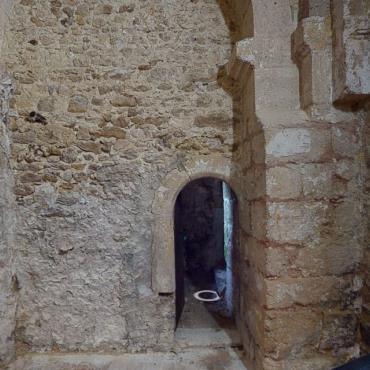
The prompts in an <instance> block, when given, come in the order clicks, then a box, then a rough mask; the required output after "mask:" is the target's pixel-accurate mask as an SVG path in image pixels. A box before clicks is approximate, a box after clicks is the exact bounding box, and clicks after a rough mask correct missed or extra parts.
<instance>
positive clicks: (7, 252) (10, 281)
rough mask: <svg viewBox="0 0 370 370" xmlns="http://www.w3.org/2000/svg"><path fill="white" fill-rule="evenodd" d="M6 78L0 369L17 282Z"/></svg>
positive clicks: (1, 113)
mask: <svg viewBox="0 0 370 370" xmlns="http://www.w3.org/2000/svg"><path fill="white" fill-rule="evenodd" d="M0 11H1V7H0ZM11 91H12V83H11V79H10V76H9V75H8V74H7V73H6V72H5V70H4V68H3V66H2V65H0V189H1V192H0V333H1V336H0V368H1V367H3V366H5V364H7V363H8V362H9V361H10V360H11V359H12V358H13V356H14V350H15V348H14V339H15V337H14V328H15V311H16V299H17V289H18V287H17V280H16V278H15V276H14V266H13V263H14V223H15V214H14V196H13V185H14V182H13V175H12V172H11V168H10V156H11V154H10V140H9V132H8V124H9V105H8V104H9V98H10V94H11Z"/></svg>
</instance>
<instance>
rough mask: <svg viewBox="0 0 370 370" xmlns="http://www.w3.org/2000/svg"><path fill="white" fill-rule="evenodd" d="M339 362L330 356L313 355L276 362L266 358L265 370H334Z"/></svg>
mask: <svg viewBox="0 0 370 370" xmlns="http://www.w3.org/2000/svg"><path fill="white" fill-rule="evenodd" d="M337 364H338V361H337V360H336V359H334V358H331V357H329V356H325V355H322V356H316V355H312V357H311V356H310V357H309V358H299V359H289V360H282V361H275V360H273V359H271V358H265V359H264V362H263V369H264V370H328V369H332V368H334V366H335V365H337Z"/></svg>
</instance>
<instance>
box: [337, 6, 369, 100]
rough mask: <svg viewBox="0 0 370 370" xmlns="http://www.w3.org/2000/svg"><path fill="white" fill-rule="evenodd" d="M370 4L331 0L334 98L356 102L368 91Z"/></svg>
mask: <svg viewBox="0 0 370 370" xmlns="http://www.w3.org/2000/svg"><path fill="white" fill-rule="evenodd" d="M369 16H370V4H369V2H368V1H366V0H335V1H333V24H334V27H333V31H334V58H335V63H333V68H334V69H333V72H334V83H333V85H334V91H333V93H334V99H335V100H337V101H339V102H344V103H347V102H348V103H351V102H352V103H354V104H356V103H357V104H358V103H359V102H361V100H367V101H368V100H369V94H370V81H369V73H370V40H369V32H370V17H369Z"/></svg>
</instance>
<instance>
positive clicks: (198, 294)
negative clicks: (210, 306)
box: [193, 290, 221, 302]
mask: <svg viewBox="0 0 370 370" xmlns="http://www.w3.org/2000/svg"><path fill="white" fill-rule="evenodd" d="M205 293H206V294H213V295H214V296H215V297H214V298H202V297H201V294H205ZM193 295H194V298H195V299H197V300H198V301H201V302H217V301H219V300H220V299H221V297H220V296H219V295H218V293H217V292H216V291H214V290H200V291H199V292H196V293H194V294H193Z"/></svg>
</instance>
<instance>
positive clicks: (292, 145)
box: [265, 128, 331, 166]
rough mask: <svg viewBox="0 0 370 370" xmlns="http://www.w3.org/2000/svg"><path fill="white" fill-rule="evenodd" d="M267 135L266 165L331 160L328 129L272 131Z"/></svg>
mask: <svg viewBox="0 0 370 370" xmlns="http://www.w3.org/2000/svg"><path fill="white" fill-rule="evenodd" d="M265 135H266V163H267V164H268V165H270V166H271V165H274V164H278V163H286V162H289V161H294V162H298V161H299V162H312V161H323V160H327V159H329V158H330V152H331V133H330V131H329V130H326V129H320V130H319V129H312V128H286V129H282V130H276V129H270V130H267V131H266V132H265Z"/></svg>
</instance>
